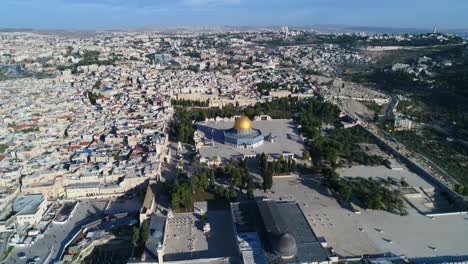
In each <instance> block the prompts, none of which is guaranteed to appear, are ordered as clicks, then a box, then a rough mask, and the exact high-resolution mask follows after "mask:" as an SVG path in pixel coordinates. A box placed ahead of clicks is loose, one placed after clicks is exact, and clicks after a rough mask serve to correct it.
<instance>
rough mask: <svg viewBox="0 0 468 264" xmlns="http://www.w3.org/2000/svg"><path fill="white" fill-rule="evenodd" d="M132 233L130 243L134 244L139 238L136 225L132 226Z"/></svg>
mask: <svg viewBox="0 0 468 264" xmlns="http://www.w3.org/2000/svg"><path fill="white" fill-rule="evenodd" d="M132 231H133V235H132V244H133V245H134V246H136V245H137V244H138V241H139V240H140V230H138V227H136V226H134V227H133V228H132Z"/></svg>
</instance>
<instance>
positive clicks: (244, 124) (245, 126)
mask: <svg viewBox="0 0 468 264" xmlns="http://www.w3.org/2000/svg"><path fill="white" fill-rule="evenodd" d="M234 128H235V129H237V130H249V129H252V122H251V121H250V119H249V118H248V117H246V116H240V117H239V118H237V119H236V122H234Z"/></svg>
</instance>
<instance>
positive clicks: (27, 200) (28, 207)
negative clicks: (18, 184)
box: [13, 195, 44, 215]
mask: <svg viewBox="0 0 468 264" xmlns="http://www.w3.org/2000/svg"><path fill="white" fill-rule="evenodd" d="M43 200H44V196H42V195H20V196H18V197H16V199H15V201H14V202H13V211H15V212H17V215H30V214H34V213H36V211H37V207H38V206H39V205H40V204H41V203H42V201H43Z"/></svg>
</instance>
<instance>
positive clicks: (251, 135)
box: [224, 116, 264, 148]
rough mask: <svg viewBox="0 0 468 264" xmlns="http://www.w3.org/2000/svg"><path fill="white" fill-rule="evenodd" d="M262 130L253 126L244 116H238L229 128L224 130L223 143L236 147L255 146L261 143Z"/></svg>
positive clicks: (262, 138)
mask: <svg viewBox="0 0 468 264" xmlns="http://www.w3.org/2000/svg"><path fill="white" fill-rule="evenodd" d="M263 140H264V137H263V135H262V132H261V131H260V130H258V129H255V128H253V126H252V122H251V121H250V119H249V118H248V117H246V116H240V117H239V118H237V119H236V121H235V122H234V126H233V128H231V129H227V130H225V131H224V144H227V145H231V146H235V147H237V148H255V147H258V146H260V145H261V144H263Z"/></svg>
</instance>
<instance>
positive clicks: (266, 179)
mask: <svg viewBox="0 0 468 264" xmlns="http://www.w3.org/2000/svg"><path fill="white" fill-rule="evenodd" d="M262 177H263V190H264V191H266V190H269V189H271V187H272V186H273V170H272V168H271V166H268V167H267V168H266V169H265V170H264V171H263V173H262Z"/></svg>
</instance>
